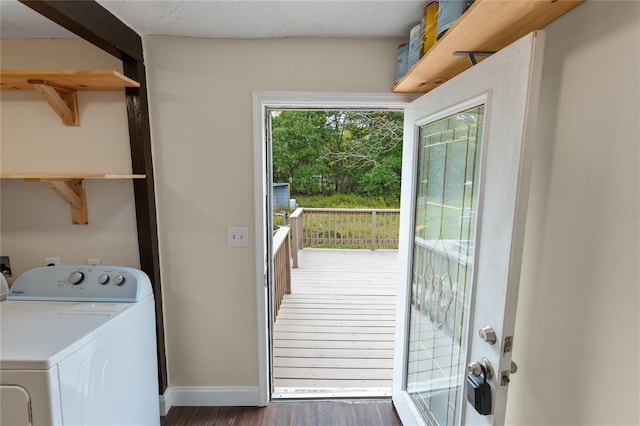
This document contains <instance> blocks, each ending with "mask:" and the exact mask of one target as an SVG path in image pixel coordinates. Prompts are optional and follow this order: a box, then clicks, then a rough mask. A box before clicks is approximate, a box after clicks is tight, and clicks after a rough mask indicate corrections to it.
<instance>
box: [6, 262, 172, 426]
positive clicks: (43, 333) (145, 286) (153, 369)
mask: <svg viewBox="0 0 640 426" xmlns="http://www.w3.org/2000/svg"><path fill="white" fill-rule="evenodd" d="M0 407H2V408H1V410H0V424H1V425H7V426H9V425H10V426H14V425H98V424H99V425H145V426H147V425H158V424H159V423H160V412H159V411H160V410H159V400H158V370H157V360H156V333H155V308H154V298H153V293H152V289H151V283H150V281H149V278H148V277H147V276H146V274H144V272H142V271H139V270H136V269H133V268H126V267H117V266H49V267H46V268H38V269H33V270H30V271H27V272H25V273H24V274H22V275H21V276H20V277H18V278H17V279H16V281H15V282H14V284H13V285H12V286H11V289H10V291H9V295H8V296H7V300H5V301H3V302H1V303H0Z"/></svg>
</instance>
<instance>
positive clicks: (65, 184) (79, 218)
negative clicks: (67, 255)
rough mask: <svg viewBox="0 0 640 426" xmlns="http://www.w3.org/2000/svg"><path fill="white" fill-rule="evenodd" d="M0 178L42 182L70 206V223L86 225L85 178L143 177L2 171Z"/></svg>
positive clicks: (135, 175) (133, 177)
mask: <svg viewBox="0 0 640 426" xmlns="http://www.w3.org/2000/svg"><path fill="white" fill-rule="evenodd" d="M0 178H1V179H24V180H25V181H27V182H43V183H46V184H47V185H48V186H49V187H50V188H51V189H53V190H54V191H55V192H56V193H57V194H58V195H59V196H60V197H62V199H63V200H64V201H66V202H67V203H69V205H70V206H71V223H73V224H74V225H87V224H88V223H89V216H88V214H87V194H86V192H85V189H84V181H85V179H144V178H146V176H145V175H139V174H122V175H120V174H118V175H117V174H61V173H45V174H41V173H2V174H0Z"/></svg>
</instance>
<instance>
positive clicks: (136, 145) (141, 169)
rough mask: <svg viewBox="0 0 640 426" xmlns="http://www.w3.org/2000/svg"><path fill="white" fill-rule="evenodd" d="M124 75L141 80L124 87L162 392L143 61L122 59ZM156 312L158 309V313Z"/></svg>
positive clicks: (157, 265) (155, 233)
mask: <svg viewBox="0 0 640 426" xmlns="http://www.w3.org/2000/svg"><path fill="white" fill-rule="evenodd" d="M123 71H124V75H126V76H127V77H129V78H132V79H134V80H135V81H137V82H139V83H140V87H139V88H138V87H130V88H127V89H126V94H127V115H128V117H129V141H130V144H131V168H132V172H133V174H145V175H147V177H146V179H134V181H133V193H134V196H135V199H136V220H137V224H138V247H139V249H138V250H139V253H140V269H142V270H143V271H145V272H146V273H147V275H149V277H150V278H151V282H152V283H153V284H154V286H153V287H154V288H153V293H154V297H155V303H156V329H157V330H162V332H161V331H158V332H157V340H158V348H162V350H158V365H159V366H160V365H162V366H163V367H164V368H160V369H159V371H158V378H159V380H160V384H161V385H160V389H161V392H162V393H164V390H165V389H166V387H167V368H166V365H167V361H166V354H165V351H164V348H165V341H164V319H163V315H162V312H163V311H162V288H161V286H160V253H159V250H158V222H157V216H156V196H155V186H154V178H153V157H152V155H151V129H150V125H149V104H148V102H147V79H146V72H145V67H144V64H143V63H142V62H140V61H135V60H131V61H124V62H123ZM158 312H159V313H160V314H159V315H158Z"/></svg>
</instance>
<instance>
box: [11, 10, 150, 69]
mask: <svg viewBox="0 0 640 426" xmlns="http://www.w3.org/2000/svg"><path fill="white" fill-rule="evenodd" d="M20 2H21V3H22V4H24V5H26V6H28V7H30V8H31V9H33V10H35V11H36V12H38V13H40V14H41V15H43V16H45V17H47V18H49V19H50V20H52V21H53V22H55V23H57V24H58V25H60V26H62V27H64V28H66V29H67V30H69V31H71V32H72V33H74V34H77V35H78V36H79V37H82V38H83V39H85V40H87V41H88V42H90V43H92V44H94V45H96V46H97V47H99V48H100V49H102V50H104V51H106V52H108V53H110V54H111V55H113V56H115V57H117V58H119V59H122V60H124V59H126V57H129V58H131V59H135V60H137V61H143V60H144V58H143V56H142V41H141V40H140V36H139V35H138V34H137V33H136V32H135V31H133V30H132V29H131V28H129V27H127V26H126V25H125V24H124V23H122V21H120V20H119V19H118V18H116V17H115V16H113V15H112V14H111V12H109V11H108V10H107V9H105V8H104V7H102V6H101V5H100V4H99V3H96V2H95V1H93V0H90V1H84V0H80V1H64V0H20Z"/></svg>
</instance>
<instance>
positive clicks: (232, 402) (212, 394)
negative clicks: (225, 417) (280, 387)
mask: <svg viewBox="0 0 640 426" xmlns="http://www.w3.org/2000/svg"><path fill="white" fill-rule="evenodd" d="M163 397H164V401H165V403H167V402H168V403H169V405H168V408H167V411H166V412H169V408H171V406H176V407H185V406H186V407H195V406H207V407H222V406H227V407H241V406H248V407H258V406H260V389H259V387H258V386H214V387H206V386H203V387H191V386H171V387H170V388H168V389H167V391H166V392H165V394H164V396H163ZM163 397H161V398H160V401H161V402H160V403H161V412H162V400H163ZM165 415H166V413H165Z"/></svg>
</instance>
